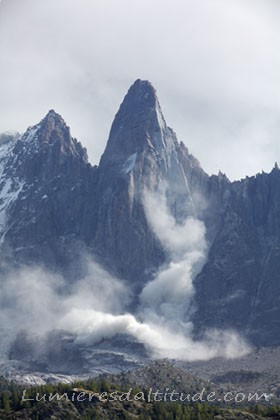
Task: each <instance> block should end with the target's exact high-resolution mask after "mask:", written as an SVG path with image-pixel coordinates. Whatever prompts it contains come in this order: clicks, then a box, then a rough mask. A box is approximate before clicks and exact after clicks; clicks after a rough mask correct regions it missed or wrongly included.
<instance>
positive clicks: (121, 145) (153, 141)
mask: <svg viewBox="0 0 280 420" xmlns="http://www.w3.org/2000/svg"><path fill="white" fill-rule="evenodd" d="M166 130H168V128H167V125H166V122H165V119H164V117H163V114H162V111H161V107H160V104H159V101H158V98H157V94H156V90H155V88H154V87H153V86H152V84H151V83H150V82H149V81H148V80H140V79H137V80H136V81H135V82H134V83H133V85H132V86H131V87H130V88H129V90H128V92H127V94H126V96H125V98H124V100H123V102H122V104H121V106H120V108H119V111H118V112H117V114H116V116H115V119H114V122H113V124H112V128H111V131H110V136H109V140H108V143H107V146H106V149H105V152H104V154H103V156H102V158H101V162H100V163H101V164H103V163H105V162H118V161H121V160H123V159H124V158H128V157H129V156H131V155H132V154H134V153H137V152H141V151H143V149H144V148H145V147H147V145H149V147H150V148H153V149H157V150H158V149H159V148H162V147H165V146H164V141H163V139H162V137H163V136H164V134H163V133H164V132H166Z"/></svg>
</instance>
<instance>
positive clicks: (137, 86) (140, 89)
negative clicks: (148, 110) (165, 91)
mask: <svg viewBox="0 0 280 420" xmlns="http://www.w3.org/2000/svg"><path fill="white" fill-rule="evenodd" d="M126 100H127V101H132V102H133V103H134V104H137V103H138V104H142V105H144V104H147V105H149V106H155V105H156V102H157V101H158V99H157V93H156V90H155V88H154V87H153V85H152V84H151V82H149V81H148V80H140V79H137V80H136V81H135V82H134V83H133V85H131V87H130V88H129V90H128V93H127V95H126Z"/></svg>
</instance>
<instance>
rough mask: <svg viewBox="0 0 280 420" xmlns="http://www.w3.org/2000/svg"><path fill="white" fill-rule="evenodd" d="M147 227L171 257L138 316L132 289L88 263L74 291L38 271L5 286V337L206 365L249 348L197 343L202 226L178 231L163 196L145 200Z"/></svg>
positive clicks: (218, 334)
mask: <svg viewBox="0 0 280 420" xmlns="http://www.w3.org/2000/svg"><path fill="white" fill-rule="evenodd" d="M145 210H146V215H147V219H148V222H149V224H150V226H151V228H152V229H153V231H154V233H155V235H157V237H158V238H159V240H160V241H161V243H162V244H163V246H164V247H165V249H166V251H167V253H168V255H169V258H170V260H169V263H167V264H166V266H164V267H162V268H161V269H160V270H159V272H158V273H157V274H156V275H155V276H154V278H152V279H151V281H150V282H149V283H148V284H146V285H145V286H144V288H143V290H142V292H141V294H140V299H139V302H140V303H139V306H138V308H137V309H136V310H135V312H134V313H133V314H132V313H128V312H127V310H126V308H127V307H128V306H129V302H130V301H131V299H132V298H133V296H132V295H131V291H130V290H129V287H128V285H127V284H125V283H124V282H122V281H121V280H119V279H116V278H113V277H112V276H111V275H110V274H108V273H107V272H106V271H105V270H104V269H103V268H102V267H100V265H99V264H97V263H96V262H95V261H93V259H92V258H90V257H88V256H87V257H85V264H87V272H88V274H87V275H86V276H85V277H84V278H83V279H81V280H79V281H77V282H76V283H74V284H69V283H68V282H67V279H64V278H62V277H61V276H59V275H54V274H53V273H50V272H47V271H46V270H44V269H42V268H40V267H32V268H31V267H24V268H21V269H20V270H16V271H15V270H14V271H12V272H10V274H9V275H8V276H7V277H5V278H4V279H1V286H0V307H1V309H0V325H1V334H2V335H4V336H5V337H8V338H9V340H10V341H13V340H14V339H15V337H16V336H17V334H18V333H19V332H20V331H22V330H26V331H28V333H31V334H38V335H41V336H43V335H44V334H46V333H48V332H49V331H52V330H64V331H67V332H70V333H71V334H74V335H75V342H76V343H77V345H83V346H88V347H90V346H94V345H95V344H97V343H99V342H100V341H101V340H103V339H110V338H112V337H113V336H114V335H116V334H126V335H127V334H128V335H130V336H132V337H134V338H135V339H137V340H138V341H139V342H141V343H142V344H143V345H144V346H145V347H146V349H147V351H148V352H149V353H150V355H151V357H153V358H163V357H164V358H165V357H168V358H179V359H182V360H187V361H193V360H207V359H210V358H213V357H216V356H223V357H225V358H232V357H237V356H241V355H244V354H246V353H247V352H248V351H249V350H250V348H249V346H248V344H247V343H246V341H245V340H243V339H242V338H241V337H240V336H239V335H238V334H237V332H233V331H218V330H211V331H208V332H207V333H206V334H205V336H204V338H203V339H202V340H200V341H196V340H194V339H193V338H192V330H193V325H192V323H191V321H190V317H191V315H192V313H193V311H194V307H195V306H194V305H193V302H194V296H195V289H194V286H193V279H194V278H195V276H196V275H197V274H198V273H199V271H200V270H201V268H202V266H203V264H204V263H205V261H206V258H207V243H206V240H205V227H204V225H203V223H202V222H201V221H199V220H197V219H194V218H192V217H190V218H188V219H186V221H185V222H184V223H183V224H177V223H176V221H175V219H174V218H173V216H172V215H171V214H170V212H169V210H168V206H167V203H166V200H165V196H164V194H160V195H151V194H149V193H146V195H145Z"/></svg>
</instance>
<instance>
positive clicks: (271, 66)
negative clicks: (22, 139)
mask: <svg viewBox="0 0 280 420" xmlns="http://www.w3.org/2000/svg"><path fill="white" fill-rule="evenodd" d="M279 22H280V2H279V0H2V1H1V3H0V115H1V117H0V131H7V130H18V131H20V132H22V131H25V129H26V128H27V126H29V125H33V124H35V123H37V122H38V121H40V120H41V119H42V118H43V117H44V115H45V114H46V113H47V111H48V110H49V109H51V108H54V109H55V110H56V111H57V112H58V113H60V114H61V115H62V116H63V118H64V119H65V121H66V122H67V124H68V125H69V126H70V127H71V132H72V135H73V136H75V137H77V138H78V139H79V140H80V141H81V142H82V143H83V145H84V146H86V147H87V149H88V153H89V157H90V161H91V162H92V163H98V161H99V158H100V155H101V153H102V151H103V149H104V147H105V144H106V141H107V138H108V133H109V130H110V125H111V123H112V120H113V118H114V115H115V113H116V112H117V110H118V107H119V104H120V102H121V101H122V99H123V96H124V95H125V93H126V91H127V89H128V88H129V86H130V85H131V83H133V81H134V80H135V79H137V78H141V79H148V80H150V81H151V82H152V83H153V85H154V86H155V88H156V89H157V91H158V96H159V100H160V102H161V106H162V109H163V112H164V114H165V118H166V120H167V123H168V125H169V126H171V127H172V128H173V129H174V130H175V132H176V133H177V136H178V139H179V140H182V141H183V142H184V143H185V144H186V145H187V146H188V148H189V150H190V151H191V152H192V153H193V154H194V155H195V156H196V157H197V158H198V159H199V160H200V162H201V164H202V166H203V168H204V169H205V170H206V171H207V172H208V173H210V174H211V173H217V172H218V170H219V169H220V170H221V171H222V172H225V173H226V174H227V175H228V176H229V178H230V179H238V178H241V177H244V176H245V175H253V174H255V173H257V172H260V171H261V170H265V171H270V170H271V168H272V166H273V165H274V162H275V161H279V162H280V24H279Z"/></svg>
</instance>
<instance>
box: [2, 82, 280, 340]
mask: <svg viewBox="0 0 280 420" xmlns="http://www.w3.org/2000/svg"><path fill="white" fill-rule="evenodd" d="M0 173H1V178H0V241H1V254H2V259H1V261H2V263H1V270H2V271H3V270H6V269H7V266H9V264H12V265H20V264H36V265H38V264H39V265H44V266H46V267H47V268H48V269H49V270H53V271H56V272H60V273H62V274H63V275H64V276H65V277H67V278H68V279H69V281H75V279H77V278H79V277H81V276H83V274H84V273H83V270H84V265H83V258H84V256H85V255H86V254H89V255H92V256H94V258H95V259H97V260H98V261H99V262H100V263H101V264H103V265H104V266H105V268H106V269H107V270H109V271H110V272H111V273H113V274H114V275H116V276H117V277H119V278H120V279H122V280H123V281H124V282H126V283H127V284H128V285H129V287H131V288H132V289H133V290H134V292H135V294H136V296H137V293H138V292H139V291H140V290H141V289H142V288H143V286H144V284H145V283H146V282H147V281H148V280H149V279H150V278H151V276H152V273H153V272H155V271H156V270H157V269H158V268H159V267H160V266H161V265H162V264H164V263H165V262H166V261H167V258H168V256H167V255H166V252H165V249H164V246H163V245H162V244H161V243H160V241H159V239H158V238H157V237H156V236H155V234H154V233H153V231H152V229H151V227H150V226H149V223H148V221H147V218H146V215H145V211H144V196H145V191H146V190H148V191H150V192H153V193H156V192H158V191H165V194H166V197H167V203H168V207H169V209H170V212H171V213H172V214H173V216H174V218H175V219H176V221H177V223H182V222H183V221H184V220H185V219H186V217H188V216H194V217H197V218H198V219H200V220H202V221H203V222H204V223H205V226H206V232H207V240H208V245H209V251H208V260H207V262H206V264H205V265H204V267H203V269H202V271H201V273H200V274H199V275H198V276H197V278H196V279H195V287H196V302H195V304H196V308H197V310H196V312H195V315H194V319H193V321H194V322H195V325H196V331H197V333H198V334H199V333H200V332H201V331H203V329H204V328H206V327H207V328H208V327H222V328H234V329H237V330H238V331H241V332H242V333H244V334H245V335H247V336H248V337H249V338H250V339H251V340H252V341H253V342H254V343H255V344H258V345H273V344H280V329H279V319H280V301H279V299H280V297H279V296H280V262H279V261H280V258H279V256H280V246H279V239H280V171H279V169H278V167H277V166H275V168H274V169H273V170H272V172H271V173H270V174H266V173H262V174H258V175H257V176H255V177H251V178H246V179H244V180H241V181H238V182H233V183H231V182H230V181H229V180H228V179H227V177H226V176H225V175H223V174H221V173H219V175H217V176H214V175H212V176H208V175H207V174H206V173H205V172H204V171H203V169H202V168H201V166H200V164H199V162H198V161H197V160H196V159H195V158H194V157H193V156H192V155H191V154H190V153H189V151H188V149H187V148H186V146H185V145H184V144H183V143H180V142H178V140H177V138H176V134H175V133H174V131H173V130H172V129H171V128H169V127H168V126H167V124H166V122H165V119H164V117H163V114H162V111H161V107H160V104H159V101H158V98H157V95H156V91H155V89H154V88H153V87H152V85H151V84H150V83H149V82H147V81H141V80H137V81H136V82H135V83H134V84H133V85H132V86H131V88H130V89H129V91H128V93H127V95H126V97H125V98H124V101H123V103H122V104H121V106H120V109H119V111H118V113H117V114H116V117H115V120H114V122H113V125H112V128H111V132H110V136H109V140H108V143H107V146H106V149H105V151H104V154H103V155H102V157H101V160H100V164H99V166H98V167H93V166H92V165H91V164H90V163H89V162H88V159H87V154H86V151H85V149H84V148H83V147H82V146H81V144H80V143H79V142H78V141H77V140H76V139H73V138H72V137H71V134H70V130H69V128H68V127H67V126H66V124H65V122H64V121H63V119H62V118H61V117H60V116H59V115H58V114H56V113H55V112H54V111H50V112H49V113H48V115H47V116H46V117H45V118H44V119H43V120H42V121H41V122H40V123H39V124H37V125H35V126H34V127H31V128H29V129H28V130H27V131H26V133H25V134H23V135H22V136H19V135H4V136H2V137H0Z"/></svg>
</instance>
